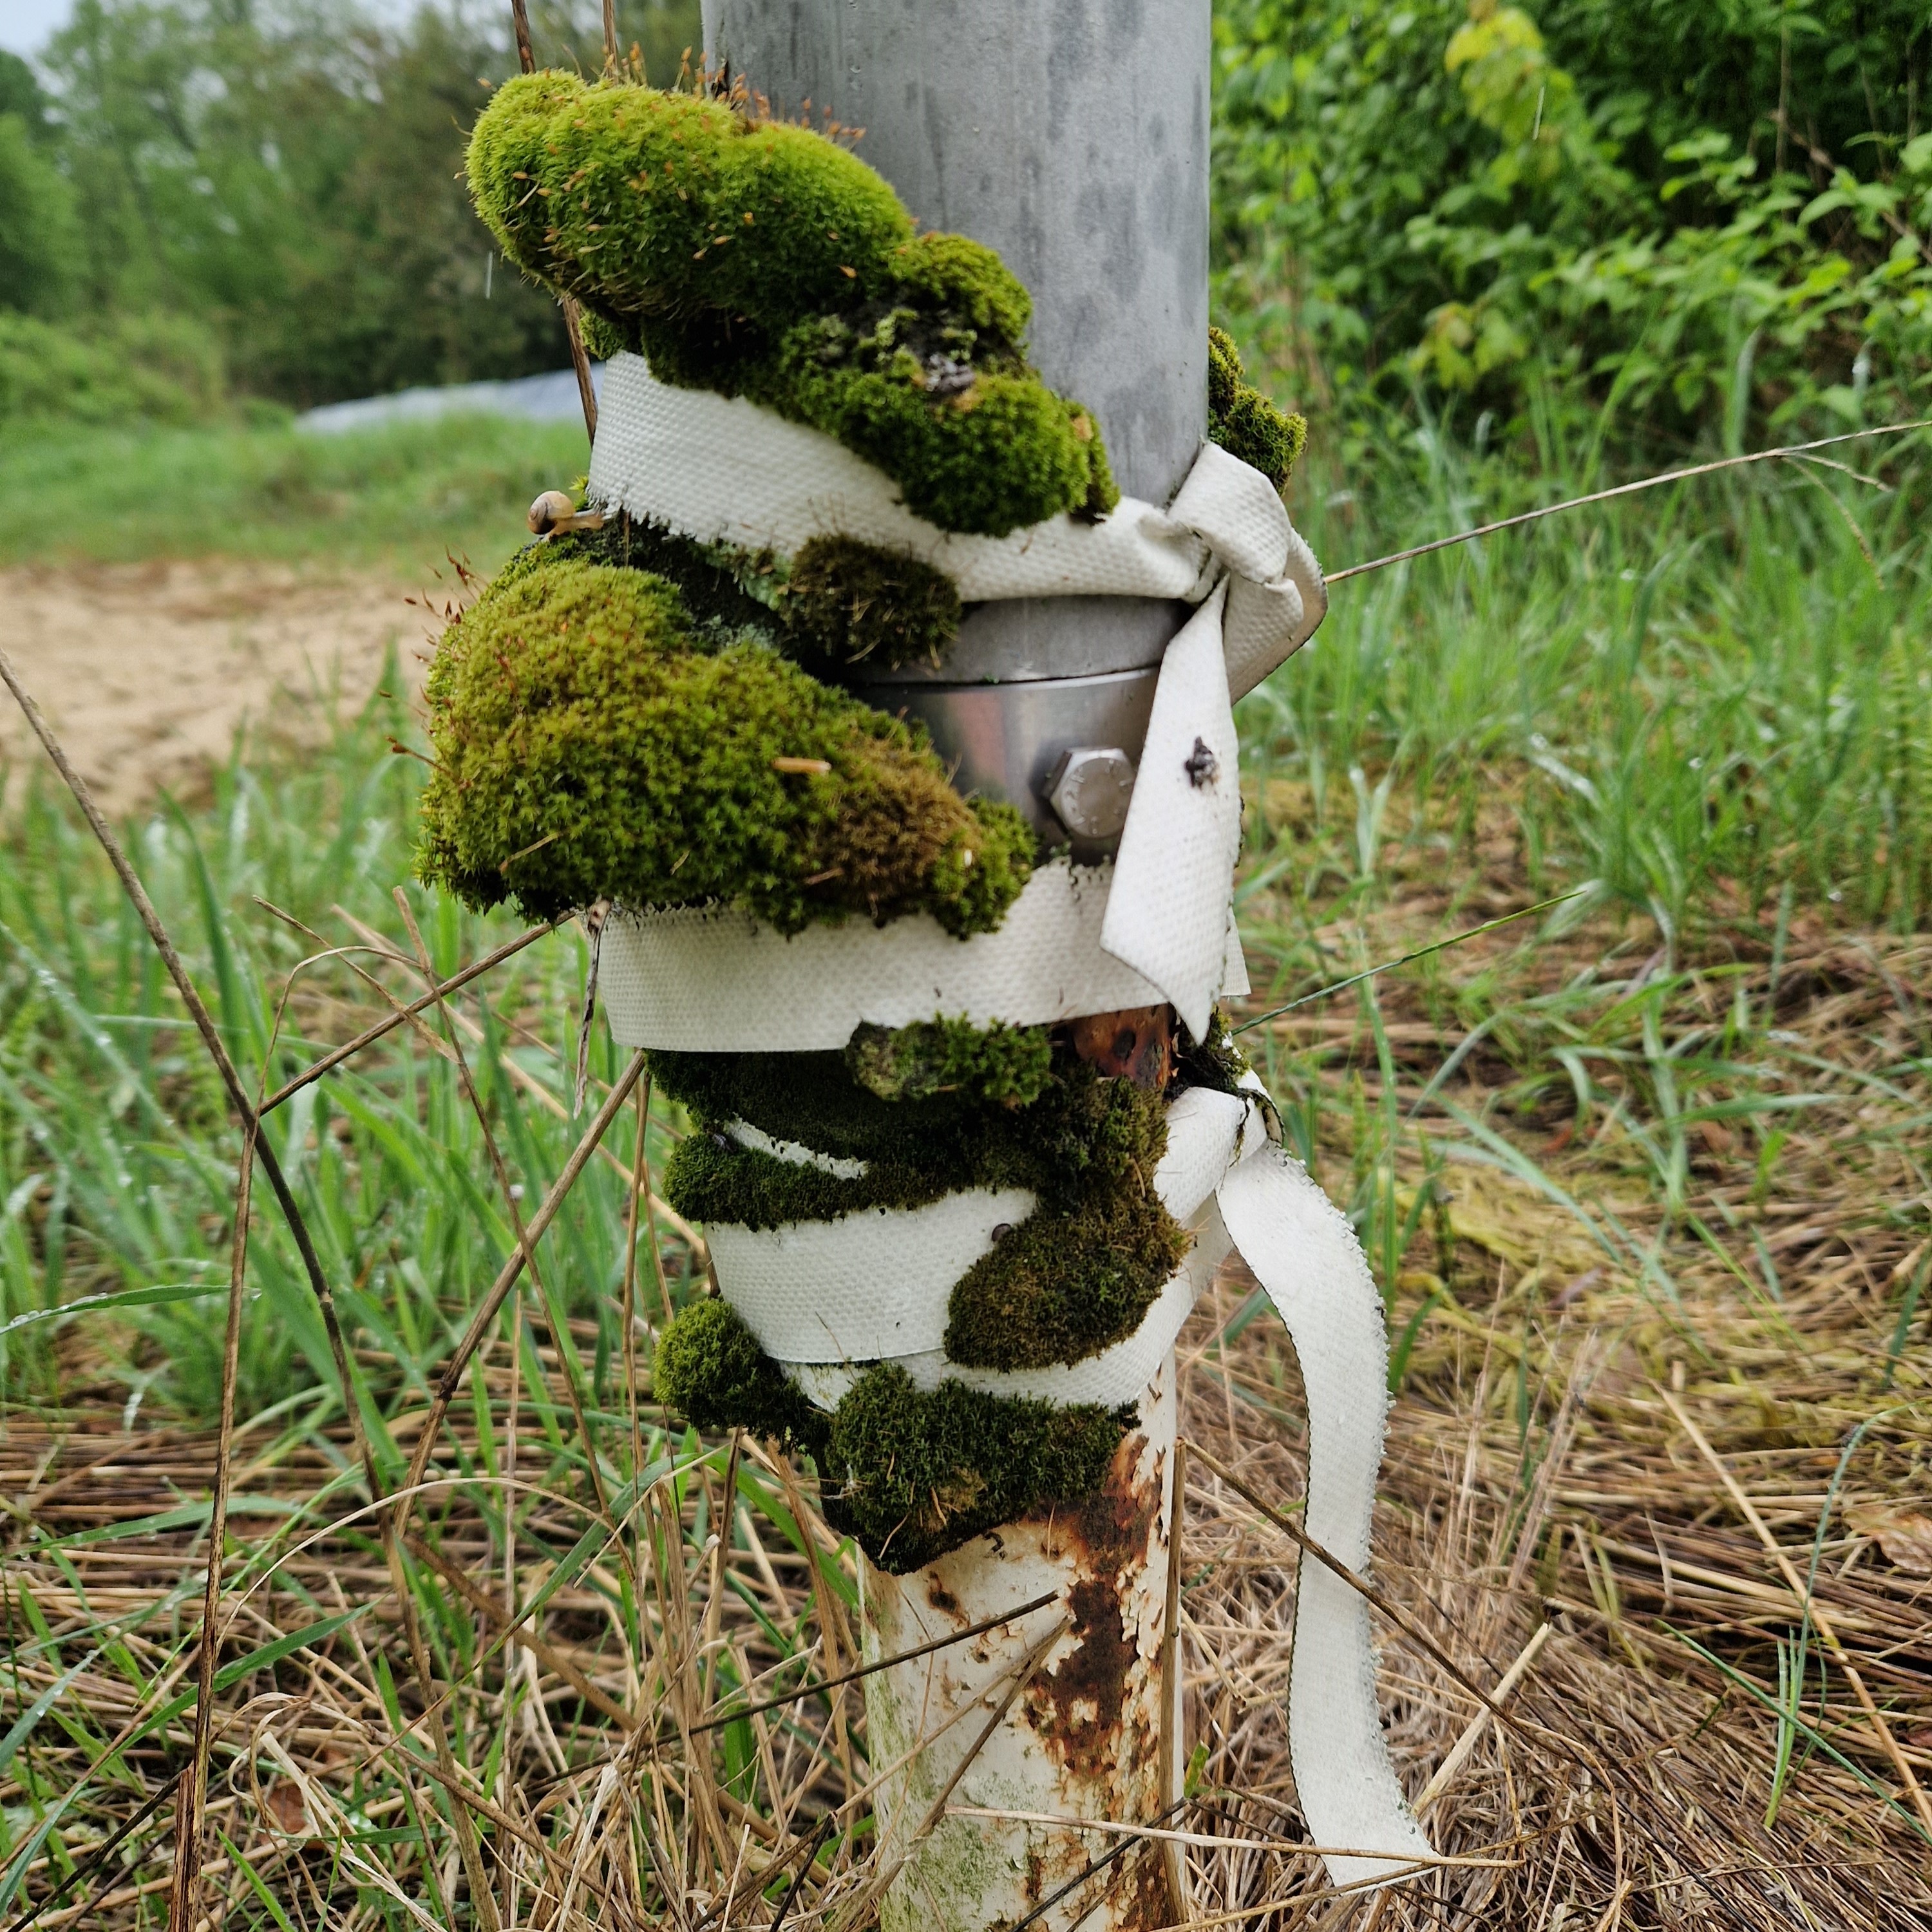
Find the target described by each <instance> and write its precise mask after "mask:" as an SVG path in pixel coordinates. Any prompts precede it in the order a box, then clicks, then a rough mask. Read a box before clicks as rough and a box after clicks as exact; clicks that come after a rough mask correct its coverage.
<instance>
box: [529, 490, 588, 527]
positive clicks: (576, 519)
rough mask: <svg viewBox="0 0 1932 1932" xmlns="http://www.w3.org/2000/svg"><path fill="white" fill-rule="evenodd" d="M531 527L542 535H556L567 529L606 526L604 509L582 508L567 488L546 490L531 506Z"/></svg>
mask: <svg viewBox="0 0 1932 1932" xmlns="http://www.w3.org/2000/svg"><path fill="white" fill-rule="evenodd" d="M529 526H530V528H531V529H532V530H533V531H534V532H535V533H536V534H537V535H538V536H540V537H553V536H556V535H560V534H561V533H562V532H564V531H565V530H596V529H602V528H603V527H604V512H603V511H601V510H580V509H579V508H577V505H576V503H575V502H574V501H573V500H572V499H571V496H570V493H569V492H568V490H545V491H544V493H543V494H542V495H541V496H539V497H538V499H536V501H535V502H534V503H532V505H530V514H529Z"/></svg>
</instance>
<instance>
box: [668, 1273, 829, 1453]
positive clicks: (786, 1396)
mask: <svg viewBox="0 0 1932 1932" xmlns="http://www.w3.org/2000/svg"><path fill="white" fill-rule="evenodd" d="M652 1391H653V1393H654V1394H655V1395H656V1397H657V1399H658V1400H659V1401H660V1402H661V1403H666V1404H667V1405H668V1406H670V1408H672V1409H675V1410H676V1412H677V1413H678V1414H679V1415H681V1416H682V1417H683V1418H684V1419H685V1421H687V1422H688V1423H690V1424H691V1425H692V1427H694V1428H697V1429H704V1430H721V1429H740V1428H742V1429H748V1430H751V1433H753V1434H754V1435H755V1436H775V1437H776V1438H777V1439H778V1440H779V1441H780V1442H782V1443H784V1445H785V1447H786V1448H787V1449H803V1450H805V1451H809V1452H811V1453H812V1454H817V1453H819V1452H820V1451H822V1450H823V1448H824V1446H825V1438H826V1428H825V1418H824V1416H823V1414H822V1412H820V1411H819V1410H817V1409H814V1408H813V1407H812V1406H811V1403H808V1401H806V1400H805V1397H803V1396H802V1395H801V1394H799V1391H798V1390H797V1389H796V1388H795V1387H794V1386H793V1384H792V1382H791V1381H790V1379H789V1378H788V1377H787V1376H786V1374H785V1373H784V1370H782V1369H781V1368H780V1367H778V1364H777V1363H775V1361H772V1358H770V1356H769V1355H766V1353H765V1352H764V1351H763V1349H761V1348H760V1347H759V1346H758V1341H757V1337H756V1336H755V1335H754V1334H752V1333H751V1330H750V1329H748V1328H746V1327H745V1322H744V1318H743V1317H742V1316H741V1315H739V1313H738V1311H737V1310H736V1309H735V1308H733V1307H732V1306H731V1304H730V1303H729V1302H727V1301H697V1302H693V1303H692V1304H691V1306H690V1307H688V1308H686V1309H685V1310H682V1312H681V1313H679V1315H678V1316H676V1318H675V1319H673V1320H672V1321H671V1322H669V1323H668V1324H667V1325H666V1326H665V1328H664V1332H663V1334H661V1335H660V1336H659V1337H658V1346H657V1358H656V1361H655V1364H654V1366H653V1369H652Z"/></svg>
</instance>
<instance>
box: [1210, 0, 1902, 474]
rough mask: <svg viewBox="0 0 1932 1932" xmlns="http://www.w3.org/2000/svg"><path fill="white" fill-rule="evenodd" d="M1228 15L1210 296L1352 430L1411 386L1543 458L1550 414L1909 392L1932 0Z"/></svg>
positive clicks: (1649, 428)
mask: <svg viewBox="0 0 1932 1932" xmlns="http://www.w3.org/2000/svg"><path fill="white" fill-rule="evenodd" d="M1927 44H1928V35H1927V25H1926V22H1925V20H1924V13H1923V10H1922V9H1921V8H1918V7H1912V6H1910V5H1906V4H1905V0H1888V4H1879V5H1865V4H1863V0H1819V4H1817V5H1814V6H1812V7H1808V8H1807V9H1805V10H1803V11H1802V12H1801V11H1799V10H1796V9H1795V8H1793V7H1786V6H1781V5H1774V4H1769V3H1768V0H1767V4H1763V5H1759V4H1756V0H1735V4H1728V0H1727V4H1726V5H1723V6H1721V7H1720V6H1712V7H1683V6H1679V5H1665V4H1664V0H1632V4H1630V5H1625V4H1624V0H1616V4H1614V5H1613V4H1612V0H1545V4H1543V5H1538V6H1535V7H1530V8H1527V9H1526V8H1525V7H1518V6H1512V5H1499V4H1498V0H1469V4H1467V5H1465V4H1464V0H1413V3H1412V4H1404V5H1400V6H1396V5H1386V4H1384V5H1372V6H1366V7H1365V6H1361V5H1345V4H1343V0H1228V4H1226V5H1224V6H1223V8H1222V9H1221V10H1220V17H1219V19H1218V21H1217V50H1218V59H1219V74H1220V82H1219V84H1220V102H1219V118H1218V121H1217V136H1216V171H1217V195H1216V200H1217V231H1218V232H1217V247H1218V252H1219V257H1220V270H1219V274H1218V284H1217V286H1218V290H1219V296H1220V302H1221V303H1222V305H1223V308H1224V311H1225V312H1226V314H1228V316H1229V317H1230V319H1231V320H1232V322H1233V323H1234V324H1235V326H1236V328H1237V329H1238V332H1240V333H1241V335H1243V337H1244V339H1245V340H1246V341H1247V342H1248V344H1250V346H1251V347H1256V348H1259V350H1261V351H1262V353H1263V354H1264V356H1265V358H1266V359H1267V360H1268V362H1270V364H1271V365H1272V367H1273V368H1274V370H1275V371H1277V373H1278V374H1279V375H1280V377H1282V378H1283V379H1284V380H1286V381H1288V382H1289V383H1290V384H1292V386H1293V387H1294V388H1295V389H1297V390H1298V391H1299V392H1302V393H1304V394H1307V395H1310V396H1311V397H1322V396H1324V395H1333V396H1334V399H1335V403H1336V405H1337V407H1339V408H1340V410H1342V411H1343V413H1345V414H1346V416H1347V417H1349V419H1352V426H1353V432H1354V434H1353V439H1352V443H1351V452H1352V455H1356V456H1358V458H1368V457H1369V456H1370V455H1372V454H1373V452H1374V451H1375V449H1376V446H1377V445H1378V443H1379V442H1380V441H1382V433H1381V431H1379V429H1378V428H1377V425H1378V423H1379V419H1380V416H1381V413H1382V411H1383V410H1385V409H1388V408H1397V409H1401V408H1404V407H1408V406H1409V404H1410V402H1411V398H1412V396H1418V395H1419V397H1420V399H1421V405H1422V407H1424V408H1426V409H1429V410H1435V409H1438V408H1440V407H1444V406H1445V404H1453V403H1454V401H1456V400H1457V399H1458V398H1463V397H1467V398H1469V399H1470V401H1471V404H1472V407H1474V408H1475V409H1484V410H1490V411H1491V412H1494V413H1500V414H1502V416H1505V417H1507V418H1508V419H1510V420H1511V421H1512V422H1514V423H1516V424H1517V425H1519V426H1520V428H1521V429H1522V431H1523V443H1524V445H1525V446H1527V445H1528V443H1529V436H1530V434H1531V433H1532V429H1533V430H1534V432H1535V434H1537V435H1538V437H1541V440H1542V451H1541V453H1542V454H1543V455H1545V456H1546V457H1547V455H1548V435H1549V432H1550V425H1551V424H1552V422H1553V421H1555V420H1556V419H1558V418H1559V417H1560V418H1562V419H1565V421H1566V422H1574V424H1575V425H1577V428H1579V429H1581V430H1586V431H1593V433H1594V434H1595V436H1596V437H1598V440H1599V442H1600V443H1601V440H1603V439H1604V438H1606V437H1616V438H1617V439H1618V440H1622V441H1627V442H1642V441H1643V440H1654V439H1655V438H1656V437H1660V436H1661V437H1669V438H1679V437H1686V436H1693V435H1695V434H1698V433H1700V431H1701V432H1705V433H1708V434H1712V435H1714V436H1715V435H1719V434H1721V435H1724V436H1725V437H1728V438H1729V440H1730V441H1731V442H1733V443H1734V444H1736V443H1739V441H1740V440H1741V439H1742V437H1744V435H1745V431H1746V428H1747V425H1748V421H1749V419H1750V418H1751V417H1752V416H1762V417H1763V419H1765V420H1766V427H1767V428H1768V429H1775V428H1777V426H1778V425H1781V424H1784V423H1785V422H1788V421H1790V420H1791V419H1794V418H1796V417H1799V416H1813V415H1816V414H1817V413H1819V412H1820V411H1824V412H1826V413H1829V414H1832V415H1835V416H1838V417H1840V418H1841V419H1845V420H1848V421H1857V420H1860V419H1861V418H1862V417H1863V416H1864V414H1865V413H1867V412H1869V413H1870V414H1871V415H1872V416H1886V415H1896V414H1899V413H1905V412H1907V411H1909V412H1911V413H1921V411H1920V410H1919V408H1918V399H1920V398H1922V397H1923V396H1924V393H1925V389H1926V384H1927V379H1928V377H1932V240H1928V238H1932V135H1926V134H1924V133H1921V132H1920V131H1919V129H1918V121H1917V119H1916V118H1915V117H1916V115H1917V113H1918V109H1917V107H1915V101H1917V99H1918V96H1919V95H1920V94H1921V93H1922V91H1923V86H1924V81H1923V71H1924V65H1925V60H1926V56H1927ZM1781 112H1782V113H1783V115H1784V117H1785V118H1784V119H1783V120H1781V119H1780V118H1778V117H1779V115H1780V113H1781ZM1799 128H1803V129H1806V130H1812V131H1810V132H1808V133H1806V135H1805V138H1804V139H1802V140H1801V139H1799V137H1798V135H1797V133H1796V130H1798V129H1799Z"/></svg>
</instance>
